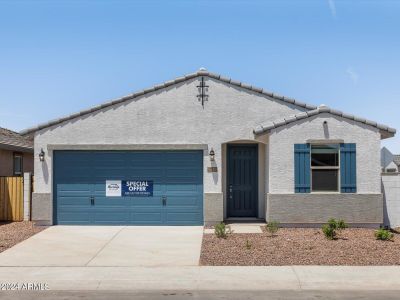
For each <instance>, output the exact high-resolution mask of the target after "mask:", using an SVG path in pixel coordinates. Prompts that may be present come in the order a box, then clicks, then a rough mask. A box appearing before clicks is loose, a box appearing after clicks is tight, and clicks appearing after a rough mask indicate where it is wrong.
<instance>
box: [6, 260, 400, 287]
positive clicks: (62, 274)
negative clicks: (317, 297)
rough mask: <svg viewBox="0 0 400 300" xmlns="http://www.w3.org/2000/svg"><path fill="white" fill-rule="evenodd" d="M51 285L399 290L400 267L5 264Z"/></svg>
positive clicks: (13, 278)
mask: <svg viewBox="0 0 400 300" xmlns="http://www.w3.org/2000/svg"><path fill="white" fill-rule="evenodd" d="M0 278H1V281H2V282H20V283H23V282H33V283H46V284H47V285H48V287H49V289H50V290H119V291H121V290H131V291H132V290H143V291H145V290H147V291H156V290H174V291H177V290H192V291H204V290H214V291H217V290H237V291H239V290H253V291H257V290H332V291H333V290H336V291H337V290H400V267H397V266H396V267H320V266H284V267H0Z"/></svg>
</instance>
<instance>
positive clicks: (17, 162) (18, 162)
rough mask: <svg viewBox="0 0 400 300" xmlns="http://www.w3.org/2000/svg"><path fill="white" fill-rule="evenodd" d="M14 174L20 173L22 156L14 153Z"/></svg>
mask: <svg viewBox="0 0 400 300" xmlns="http://www.w3.org/2000/svg"><path fill="white" fill-rule="evenodd" d="M14 175H22V156H21V155H20V154H14Z"/></svg>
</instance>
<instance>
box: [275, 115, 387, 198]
mask: <svg viewBox="0 0 400 300" xmlns="http://www.w3.org/2000/svg"><path fill="white" fill-rule="evenodd" d="M324 121H327V122H328V123H327V126H324V125H323V123H324ZM309 139H317V140H321V139H332V140H335V139H343V140H344V142H345V143H356V144H357V146H356V147H357V148H356V151H357V152H356V159H357V193H359V194H380V193H381V184H380V181H381V179H380V174H381V167H380V133H379V131H378V129H376V128H374V127H371V126H368V125H363V124H360V123H357V122H355V121H350V120H347V119H344V118H340V117H336V116H332V115H329V114H320V115H317V116H314V117H311V118H308V119H305V120H300V121H298V122H295V123H291V124H289V125H287V126H282V127H280V128H277V129H274V130H273V131H272V132H271V134H270V136H269V141H270V143H269V151H270V162H269V178H270V180H269V193H272V194H288V193H294V154H293V147H294V146H293V145H294V144H296V143H306V142H307V140H309Z"/></svg>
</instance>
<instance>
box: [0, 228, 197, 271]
mask: <svg viewBox="0 0 400 300" xmlns="http://www.w3.org/2000/svg"><path fill="white" fill-rule="evenodd" d="M202 235H203V227H202V226H175V227H173V226H52V227H50V228H47V229H46V230H44V231H42V232H40V233H38V234H36V235H34V236H32V237H31V238H29V239H27V240H25V241H23V242H21V243H20V244H18V245H16V246H14V247H12V248H10V249H8V250H6V251H4V252H2V253H0V266H17V267H26V266H38V267H48V266H58V267H79V266H112V267H118V266H123V267H126V266H134V267H138V266H147V267H149V266H155V267H159V266H174V267H176V266H197V265H198V263H199V258H200V251H201V241H202ZM0 278H1V277H0Z"/></svg>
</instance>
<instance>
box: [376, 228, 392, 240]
mask: <svg viewBox="0 0 400 300" xmlns="http://www.w3.org/2000/svg"><path fill="white" fill-rule="evenodd" d="M375 237H376V239H377V240H381V241H390V240H392V238H393V233H391V232H390V231H389V230H386V229H384V228H380V229H378V230H376V231H375Z"/></svg>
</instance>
